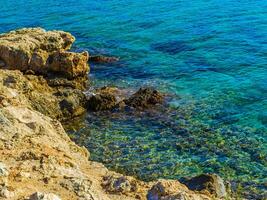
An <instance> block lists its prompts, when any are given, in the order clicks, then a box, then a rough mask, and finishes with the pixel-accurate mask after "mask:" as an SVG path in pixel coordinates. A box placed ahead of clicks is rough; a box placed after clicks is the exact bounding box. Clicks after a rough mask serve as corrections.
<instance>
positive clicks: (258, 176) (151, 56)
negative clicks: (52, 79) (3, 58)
mask: <svg viewBox="0 0 267 200" xmlns="http://www.w3.org/2000/svg"><path fill="white" fill-rule="evenodd" d="M35 26H40V27H43V28H45V29H49V30H51V29H60V30H65V31H69V32H71V33H72V34H73V35H75V36H76V38H77V41H76V43H75V45H74V47H73V49H74V50H76V51H81V50H88V51H89V52H90V53H92V54H106V55H113V56H118V57H120V58H121V61H120V62H119V63H117V64H113V65H92V66H91V68H92V69H91V74H90V78H91V80H92V86H93V87H98V86H103V85H115V86H119V87H122V88H130V89H131V90H135V89H137V88H138V87H140V86H143V85H149V86H153V87H155V88H157V89H159V90H160V91H162V92H166V93H168V94H169V95H171V96H172V98H171V99H170V101H169V102H168V105H169V106H168V108H165V109H166V110H164V112H162V113H161V114H158V113H152V114H151V113H149V114H147V113H139V114H134V115H133V114H125V115H123V116H121V115H118V114H114V115H107V114H97V115H94V114H90V113H89V114H88V116H87V121H86V125H85V127H84V128H83V129H82V130H80V131H79V132H78V133H76V140H77V137H78V138H80V142H81V141H82V142H81V143H82V144H85V145H86V146H87V147H88V148H89V149H90V151H91V158H92V159H94V160H98V161H101V162H104V163H105V164H106V165H107V166H108V167H110V168H112V169H116V170H118V171H122V172H124V173H127V174H133V175H136V176H139V177H140V178H142V179H154V178H157V177H165V178H181V177H183V176H193V175H196V174H199V173H202V172H215V173H218V174H220V175H221V176H223V177H224V178H226V179H228V180H235V181H239V182H241V183H243V184H244V185H250V186H251V185H253V186H255V187H257V188H258V189H261V190H265V189H266V188H264V183H265V184H266V182H267V180H266V174H267V169H266V166H267V145H266V144H267V141H266V140H267V1H264V0H253V1H252V0H240V1H237V0H225V1H221V0H191V1H182V0H173V1H167V0H150V1H142V0H136V1H129V0H125V1H120V0H106V1H105V0H102V1H100V0H95V1H90V0H79V1H77V0H75V1H72V0H64V1H63V0H58V1H52V0H46V1H44V0H32V1H28V0H27V1H26V0H16V1H14V0H9V1H6V0H0V32H7V31H9V30H13V29H17V28H20V27H35ZM81 138H82V139H81ZM265 187H266V185H265ZM261 193H262V192H261Z"/></svg>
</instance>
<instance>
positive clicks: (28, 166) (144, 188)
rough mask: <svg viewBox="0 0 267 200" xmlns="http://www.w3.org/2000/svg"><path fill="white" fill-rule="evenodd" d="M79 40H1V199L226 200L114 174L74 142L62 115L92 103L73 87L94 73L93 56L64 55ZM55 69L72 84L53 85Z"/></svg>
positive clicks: (43, 35) (63, 36)
mask: <svg viewBox="0 0 267 200" xmlns="http://www.w3.org/2000/svg"><path fill="white" fill-rule="evenodd" d="M48 35H50V36H48ZM11 36H12V37H11ZM29 41H31V42H29ZM44 41H49V42H48V43H47V42H44ZM73 41H74V38H73V36H72V35H71V34H69V33H65V32H60V31H57V32H46V31H44V30H43V29H39V28H38V29H36V28H35V29H22V30H19V31H13V32H10V33H7V34H2V35H0V68H1V69H0V155H1V157H0V199H8V200H41V199H43V200H45V199H46V200H48V199H49V200H120V199H121V200H133V199H141V200H143V199H144V200H145V199H148V200H174V199H175V200H211V199H223V198H224V197H222V196H220V197H218V196H216V194H214V193H212V192H209V190H205V188H201V191H198V189H199V188H196V189H197V190H195V191H194V190H190V189H188V187H187V186H186V185H184V184H182V183H180V182H179V181H177V180H157V181H153V182H144V181H140V180H137V179H135V178H133V177H128V176H124V175H121V174H119V173H116V172H112V171H109V170H108V169H107V168H106V167H105V166H104V165H103V164H101V163H97V162H93V161H90V156H89V155H90V153H89V152H88V150H87V149H85V148H84V147H79V146H77V145H76V144H75V143H74V142H73V141H71V139H70V138H69V136H68V135H67V134H66V132H65V130H64V128H63V127H62V125H61V123H60V122H59V121H58V120H57V119H58V118H60V117H58V116H57V115H56V114H55V113H57V111H58V112H59V113H60V116H62V115H63V116H64V115H68V114H69V113H71V112H78V110H79V108H78V107H79V106H78V105H79V104H80V102H79V101H80V100H81V99H83V98H84V97H83V96H82V93H81V91H80V90H77V89H75V87H72V86H71V85H72V84H71V83H69V82H67V83H69V84H66V81H70V79H73V78H77V77H78V76H84V73H87V71H88V66H87V59H88V54H87V53H81V54H76V53H70V54H71V56H70V57H69V56H67V57H64V55H68V54H69V52H66V51H65V50H67V49H69V48H70V45H71V44H72V42H73ZM44 44H49V45H44ZM62 51H63V52H62ZM59 54H60V55H61V56H62V57H61V56H60V57H61V58H62V59H63V60H61V59H58V57H57V56H58V55H59ZM40 55H41V56H40ZM43 55H45V56H43ZM46 58H47V59H46ZM65 58H66V59H67V60H64V59H65ZM85 60H86V62H85ZM65 61H66V62H65ZM55 63H57V64H55ZM69 67H70V68H69ZM72 67H73V68H72ZM11 69H12V70H11ZM14 69H16V70H14ZM66 69H67V70H66ZM69 69H71V70H69ZM18 70H19V71H18ZM27 70H32V71H33V73H31V74H29V73H25V72H26V71H27ZM51 72H52V73H55V74H56V73H58V72H62V73H63V74H64V75H65V77H63V78H66V77H67V80H62V81H61V79H56V80H54V81H52V82H53V84H51V82H50V81H51V80H50V79H47V78H46V77H43V76H40V74H44V75H46V73H51ZM55 74H54V75H55ZM51 85H52V86H51ZM73 95H74V96H73ZM80 96H81V97H80ZM60 107H61V108H60ZM62 107H63V109H62ZM60 110H63V111H60ZM53 111H54V112H53ZM78 113H79V112H78ZM70 115H71V114H70ZM71 116H72V115H71ZM193 189H194V188H193ZM228 199H229V198H228Z"/></svg>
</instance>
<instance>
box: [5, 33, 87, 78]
mask: <svg viewBox="0 0 267 200" xmlns="http://www.w3.org/2000/svg"><path fill="white" fill-rule="evenodd" d="M74 40H75V38H74V37H73V36H72V35H71V34H70V33H66V32H63V31H45V30H44V29H41V28H25V29H20V30H16V31H11V32H9V33H5V34H1V35H0V67H2V68H3V67H4V68H5V69H18V70H20V71H23V72H26V71H27V70H32V71H33V72H35V73H40V74H47V72H57V73H61V74H64V75H65V76H67V77H68V78H75V77H77V76H84V75H86V74H87V73H88V71H89V66H88V64H87V61H88V58H89V55H88V52H83V53H73V52H67V50H69V49H70V48H71V45H72V43H73V42H74Z"/></svg>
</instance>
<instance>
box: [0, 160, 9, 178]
mask: <svg viewBox="0 0 267 200" xmlns="http://www.w3.org/2000/svg"><path fill="white" fill-rule="evenodd" d="M1 176H8V170H7V167H6V165H5V164H4V163H2V162H0V177H1Z"/></svg>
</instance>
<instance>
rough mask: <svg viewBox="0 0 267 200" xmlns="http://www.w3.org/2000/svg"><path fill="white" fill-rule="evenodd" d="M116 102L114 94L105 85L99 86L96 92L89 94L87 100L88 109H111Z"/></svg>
mask: <svg viewBox="0 0 267 200" xmlns="http://www.w3.org/2000/svg"><path fill="white" fill-rule="evenodd" d="M116 104H117V100H116V96H115V95H114V94H113V92H112V91H111V90H109V89H107V88H106V87H103V88H101V89H100V90H98V91H97V92H96V94H93V95H91V97H89V99H88V101H87V107H88V109H89V110H93V111H101V110H111V109H113V108H114V107H115V106H116Z"/></svg>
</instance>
